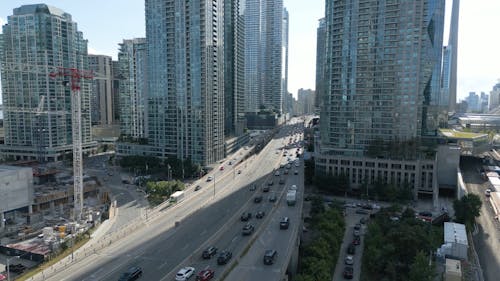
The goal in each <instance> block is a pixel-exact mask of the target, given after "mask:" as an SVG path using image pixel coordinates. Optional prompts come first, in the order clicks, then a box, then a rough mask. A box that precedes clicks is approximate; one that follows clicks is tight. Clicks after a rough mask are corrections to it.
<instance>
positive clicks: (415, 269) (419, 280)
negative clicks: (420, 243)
mask: <svg viewBox="0 0 500 281" xmlns="http://www.w3.org/2000/svg"><path fill="white" fill-rule="evenodd" d="M408 277H409V281H433V280H434V277H435V270H434V264H431V265H429V258H428V257H427V256H426V255H425V254H424V252H422V251H418V253H417V255H416V256H415V260H414V262H413V263H412V265H411V267H410V274H409V276H408Z"/></svg>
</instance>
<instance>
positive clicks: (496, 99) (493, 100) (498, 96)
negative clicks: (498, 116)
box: [488, 82, 500, 111]
mask: <svg viewBox="0 0 500 281" xmlns="http://www.w3.org/2000/svg"><path fill="white" fill-rule="evenodd" d="M499 105H500V82H498V83H497V84H496V85H495V86H493V89H492V90H491V91H490V95H489V97H488V111H492V110H494V109H495V108H497V107H498V106H499Z"/></svg>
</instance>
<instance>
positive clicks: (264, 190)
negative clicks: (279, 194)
mask: <svg viewBox="0 0 500 281" xmlns="http://www.w3.org/2000/svg"><path fill="white" fill-rule="evenodd" d="M269 190H271V188H270V187H269V186H267V185H266V186H264V187H263V188H262V192H269Z"/></svg>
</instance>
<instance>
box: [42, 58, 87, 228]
mask: <svg viewBox="0 0 500 281" xmlns="http://www.w3.org/2000/svg"><path fill="white" fill-rule="evenodd" d="M49 76H50V77H51V78H54V79H55V78H57V77H69V78H70V81H69V83H68V82H66V81H65V82H63V83H65V84H66V85H67V84H69V86H71V121H72V122H71V123H72V135H73V187H74V194H73V196H74V212H73V216H74V217H73V218H74V219H75V220H81V219H82V212H83V162H82V129H81V128H82V104H81V94H80V90H81V87H80V82H81V80H82V79H92V78H93V77H94V76H93V75H92V72H91V71H86V70H79V69H76V68H64V67H60V68H58V70H57V71H56V72H51V73H50V74H49Z"/></svg>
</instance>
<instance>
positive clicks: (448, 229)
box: [444, 222, 469, 246]
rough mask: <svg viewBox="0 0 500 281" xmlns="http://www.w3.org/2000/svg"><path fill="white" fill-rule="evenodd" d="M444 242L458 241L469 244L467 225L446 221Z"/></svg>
mask: <svg viewBox="0 0 500 281" xmlns="http://www.w3.org/2000/svg"><path fill="white" fill-rule="evenodd" d="M444 243H445V244H446V243H457V244H462V245H467V246H468V245H469V243H468V242H467V233H466V232H465V225H464V224H460V223H454V222H445V223H444Z"/></svg>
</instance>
